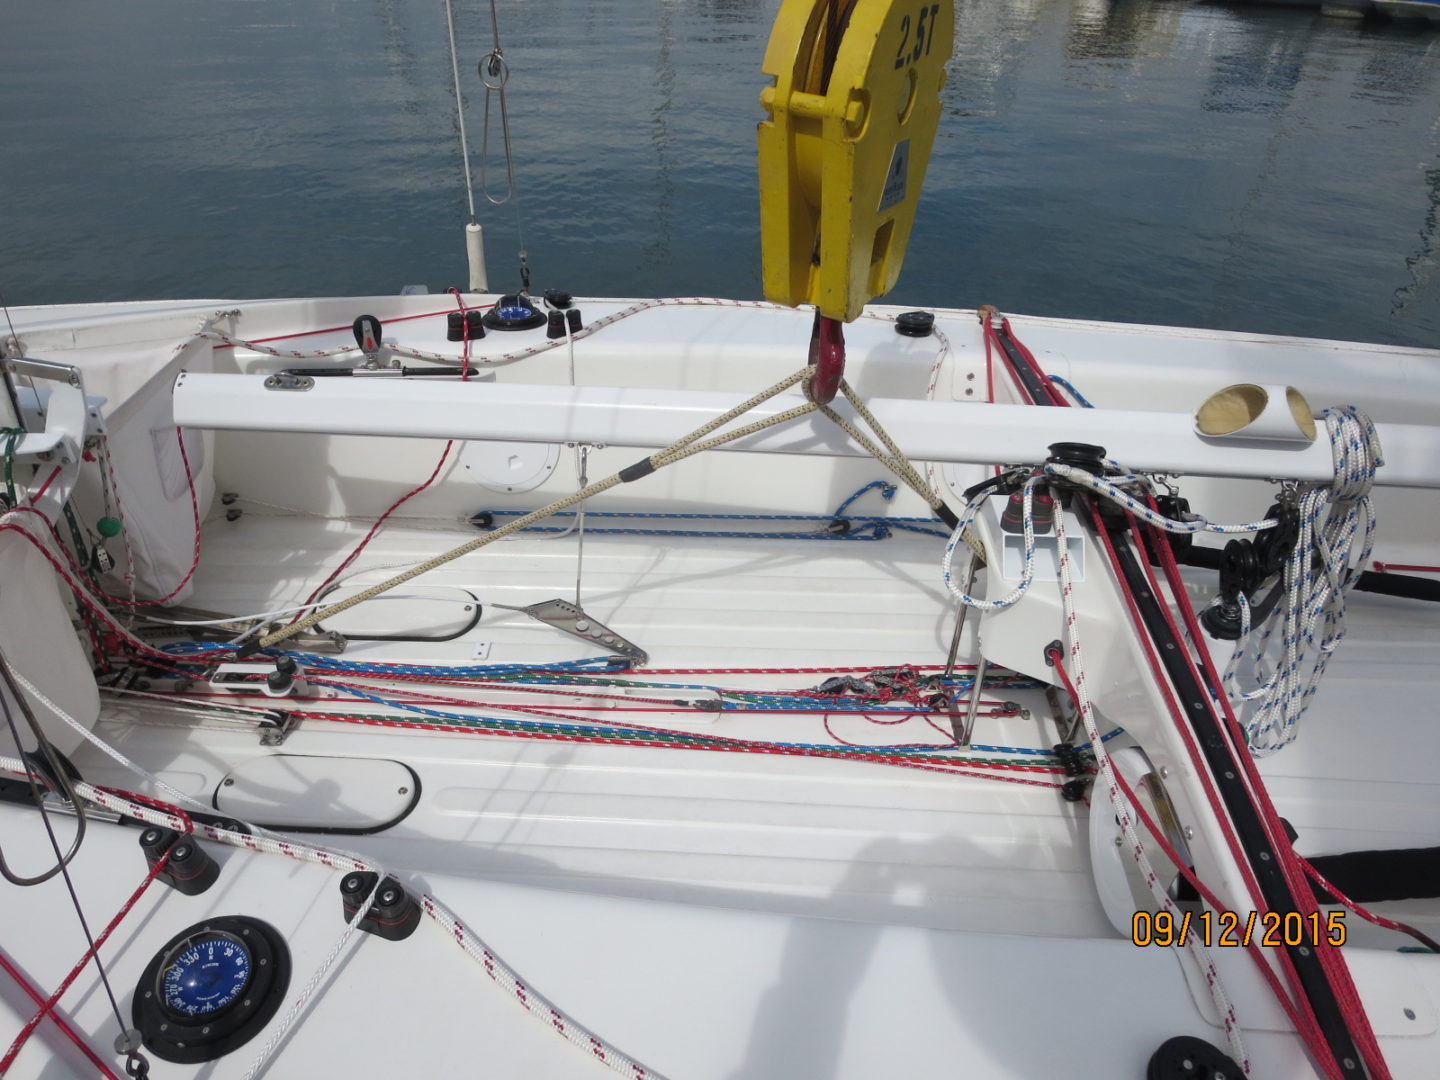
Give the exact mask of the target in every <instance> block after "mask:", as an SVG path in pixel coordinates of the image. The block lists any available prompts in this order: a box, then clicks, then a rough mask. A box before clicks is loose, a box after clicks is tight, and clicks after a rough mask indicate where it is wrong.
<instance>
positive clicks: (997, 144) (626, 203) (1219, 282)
mask: <svg viewBox="0 0 1440 1080" xmlns="http://www.w3.org/2000/svg"><path fill="white" fill-rule="evenodd" d="M497 7H498V12H499V18H500V34H501V43H502V45H503V48H504V52H505V56H506V58H507V60H508V61H509V64H510V67H511V70H512V76H511V82H510V87H509V110H510V125H511V131H512V136H513V142H514V156H515V171H516V176H517V190H516V197H515V199H514V200H512V202H511V203H510V204H509V205H506V206H500V207H490V206H486V205H484V204H482V207H481V214H480V218H481V221H482V223H483V224H484V225H485V226H486V239H487V247H488V251H489V266H490V278H491V285H492V288H512V287H514V286H515V285H516V284H518V276H517V273H516V259H515V252H516V249H517V233H516V223H517V212H518V218H519V221H520V222H521V224H522V225H523V229H524V240H525V245H526V248H527V251H528V254H529V261H530V265H531V267H532V269H533V272H534V284H535V287H536V288H537V289H539V288H544V287H557V288H563V289H566V290H568V291H570V292H573V293H576V294H579V295H611V296H654V295H662V296H663V295H719V296H730V297H739V298H753V297H757V296H759V295H760V274H759V240H758V226H757V209H756V201H757V200H756V189H755V136H754V125H755V123H756V121H757V120H758V119H759V118H760V115H761V113H760V108H759V105H758V100H757V95H758V93H759V89H760V87H761V85H762V83H763V81H764V80H763V77H762V76H761V73H760V62H761V57H762V55H763V51H764V46H765V41H766V38H767V36H768V33H769V25H770V21H771V20H772V18H773V16H774V12H775V10H776V9H777V7H778V0H547V2H545V3H534V2H526V0H498V3H497ZM456 9H457V30H458V33H459V36H460V43H461V46H460V53H461V65H462V67H461V70H462V84H463V86H464V88H465V99H466V109H467V117H468V120H469V132H470V137H471V146H472V154H473V156H474V159H475V163H476V167H477V169H478V167H479V159H480V154H479V147H480V142H481V131H482V125H483V116H484V96H485V95H484V92H483V90H482V89H481V87H480V84H479V81H478V79H477V78H476V75H475V64H476V62H477V61H478V60H479V58H480V57H481V56H482V55H483V54H484V53H485V52H486V51H487V50H488V49H489V48H490V44H491V42H490V25H489V13H488V7H487V6H485V5H483V4H482V3H479V2H477V0H457V3H456ZM0 24H3V27H4V32H5V37H6V40H7V43H8V48H7V63H6V68H5V70H4V72H3V73H0V146H3V147H4V148H5V167H4V169H3V170H0V221H3V225H0V290H3V292H4V295H5V298H6V300H7V301H8V302H9V303H11V304H45V303H64V302H82V301H98V300H131V299H147V298H162V297H198V296H206V297H215V298H249V297H261V296H287V295H332V294H367V293H394V292H397V291H398V290H399V289H400V287H401V286H403V285H407V284H415V283H424V284H426V285H428V286H429V287H430V289H431V290H432V291H438V290H441V289H443V288H445V287H446V286H448V285H452V284H454V285H463V284H464V275H465V261H464V249H463V245H462V235H461V226H462V225H463V223H464V221H465V217H466V212H465V199H464V188H463V182H462V173H461V162H460V154H459V149H458V145H457V141H456V136H455V105H454V100H453V96H452V90H451V72H450V64H449V58H448V53H447V46H446V37H445V20H444V8H443V5H442V3H441V2H440V0H211V2H207V3H203V4H202V3H194V2H193V0H147V2H146V3H144V4H126V5H117V4H112V3H109V2H107V0H67V2H65V3H46V4H35V3H29V2H24V0H0ZM1437 41H1440V32H1437V31H1435V30H1427V29H1425V28H1423V27H1408V26H1403V25H1400V24H1392V23H1386V22H1384V21H1381V20H1367V21H1365V22H1363V23H1358V22H1355V21H1351V20H1343V19H1331V18H1327V17H1324V16H1322V15H1321V14H1320V13H1319V11H1318V9H1307V8H1294V7H1265V6H1259V5H1250V4H1220V3H1205V2H1194V0H958V2H957V31H956V42H955V58H954V59H953V60H952V62H951V67H950V72H951V74H950V80H949V84H948V85H947V87H946V90H945V105H946V107H945V113H944V116H943V119H942V122H941V130H940V135H939V139H938V141H937V144H936V149H935V155H934V158H933V159H932V162H931V166H930V173H929V177H928V179H927V185H926V193H925V196H924V198H923V200H922V202H921V206H920V213H919V217H918V220H917V224H916V231H915V235H914V237H913V238H912V241H911V244H910V251H909V255H908V258H907V260H906V266H905V271H904V273H903V275H902V278H901V282H900V285H899V287H898V288H897V289H896V290H895V292H894V293H892V294H891V296H890V297H888V298H887V299H888V300H890V301H893V302H896V303H901V304H906V305H915V306H925V305H930V306H954V307H974V306H976V305H979V304H982V303H994V304H997V305H999V306H1000V307H1002V308H1003V309H1005V310H1007V311H1012V312H1016V313H1026V314H1034V315H1053V316H1068V317H1074V318H1086V319H1104V320H1115V321H1127V322H1143V323H1158V324H1168V325H1187V326H1203V327H1212V328H1219V329H1233V330H1249V331H1260V332H1267V333H1281V334H1300V335H1312V336H1318V337H1334V338H1342V339H1349V340H1366V341H1379V342H1387V343H1396V344H1405V345H1418V346H1428V347H1440V45H1437V44H1436V42H1437ZM496 141H497V140H496V138H495V133H494V132H493V131H492V146H491V148H490V155H489V161H488V170H487V177H488V180H489V183H490V186H491V189H492V190H493V191H496V192H497V193H503V190H504V187H505V183H504V163H503V156H502V155H501V154H500V153H499V151H498V148H497V146H496V145H494V144H495V142H496ZM477 197H478V195H477Z"/></svg>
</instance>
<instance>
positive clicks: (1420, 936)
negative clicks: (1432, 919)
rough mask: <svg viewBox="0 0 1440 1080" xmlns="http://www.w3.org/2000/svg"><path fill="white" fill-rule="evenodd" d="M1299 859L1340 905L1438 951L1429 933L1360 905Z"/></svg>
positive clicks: (1439, 949) (1438, 948) (1308, 872)
mask: <svg viewBox="0 0 1440 1080" xmlns="http://www.w3.org/2000/svg"><path fill="white" fill-rule="evenodd" d="M1299 859H1300V865H1301V867H1303V868H1304V870H1305V873H1306V875H1307V876H1308V877H1309V878H1310V880H1311V881H1313V882H1315V884H1317V885H1319V886H1320V887H1321V888H1322V889H1324V890H1325V891H1326V892H1328V893H1329V894H1330V895H1331V896H1333V897H1335V899H1336V900H1337V901H1338V902H1339V903H1340V906H1341V907H1345V908H1349V909H1350V910H1351V911H1353V912H1354V913H1355V914H1356V915H1359V916H1360V917H1361V918H1362V919H1364V920H1366V921H1367V922H1372V923H1374V924H1375V925H1376V926H1383V927H1384V928H1385V929H1386V930H1396V931H1399V932H1400V933H1402V934H1408V935H1409V936H1410V937H1412V938H1414V939H1415V940H1416V941H1418V942H1420V944H1422V945H1424V946H1425V947H1426V948H1427V949H1429V950H1430V951H1431V952H1434V953H1440V943H1437V942H1436V941H1435V940H1434V939H1433V938H1431V937H1430V936H1429V935H1427V934H1424V933H1421V932H1420V931H1419V930H1417V929H1415V927H1413V926H1410V925H1409V924H1408V923H1402V922H1396V921H1395V920H1394V919H1387V918H1386V917H1385V916H1384V915H1377V914H1376V913H1375V912H1373V911H1371V910H1370V909H1369V908H1366V907H1363V906H1361V905H1360V904H1358V903H1356V902H1355V901H1354V900H1351V899H1350V897H1348V896H1346V895H1345V894H1344V893H1343V892H1341V891H1340V890H1339V889H1337V888H1336V887H1335V886H1334V885H1332V884H1331V883H1330V880H1329V878H1327V877H1326V876H1325V875H1324V874H1322V873H1320V871H1319V870H1316V869H1315V867H1314V866H1313V865H1311V863H1310V860H1309V859H1307V858H1305V857H1304V856H1303V855H1302V856H1299Z"/></svg>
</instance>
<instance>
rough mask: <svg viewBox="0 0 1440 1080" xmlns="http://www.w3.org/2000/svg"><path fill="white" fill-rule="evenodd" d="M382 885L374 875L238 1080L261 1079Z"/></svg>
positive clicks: (381, 879) (380, 875)
mask: <svg viewBox="0 0 1440 1080" xmlns="http://www.w3.org/2000/svg"><path fill="white" fill-rule="evenodd" d="M384 883H385V874H384V872H383V871H382V872H380V873H377V874H376V875H375V884H374V886H373V887H372V888H371V889H370V893H369V895H367V896H366V897H365V902H364V903H363V904H360V905H358V906H357V907H356V908H355V914H353V915H351V916H350V919H349V920H348V921H347V922H346V923H345V929H343V930H342V931H340V936H339V937H337V938H336V939H335V942H334V944H332V945H331V946H330V951H329V952H327V953H326V954H325V956H324V958H323V959H322V960H321V961H320V963H319V964H317V965H316V966H315V970H314V971H313V972H311V974H310V978H309V980H308V981H307V982H306V983H305V985H304V986H302V987H301V988H300V990H299V992H298V993H297V994H296V995H295V997H294V999H293V1000H292V1001H291V1002H290V1008H288V1009H286V1010H285V1015H284V1016H282V1017H281V1018H280V1020H279V1022H278V1023H276V1024H275V1028H274V1030H273V1031H272V1032H271V1033H270V1037H269V1038H268V1039H266V1040H265V1043H264V1045H263V1046H261V1047H260V1049H259V1050H258V1051H257V1052H256V1054H255V1058H254V1060H253V1061H251V1062H250V1067H249V1068H248V1069H246V1070H245V1075H244V1076H243V1077H242V1078H241V1080H255V1077H257V1076H259V1075H260V1072H261V1070H263V1069H264V1068H265V1063H266V1062H267V1061H269V1060H270V1056H271V1055H272V1054H274V1053H275V1048H276V1047H277V1046H279V1045H280V1043H281V1041H282V1040H283V1039H284V1038H285V1035H286V1033H287V1032H289V1030H290V1028H291V1026H292V1025H293V1024H294V1023H295V1021H296V1020H298V1019H299V1018H300V1013H301V1012H302V1011H303V1010H304V1008H305V1005H306V1004H307V1003H308V1002H309V1000H310V996H311V995H312V994H314V993H315V991H316V990H317V989H318V988H319V986H320V983H321V982H323V981H324V979H325V976H326V974H328V973H329V971H330V968H331V967H332V966H333V965H334V963H335V961H336V960H337V959H339V957H340V953H341V952H343V951H344V949H345V946H346V945H347V944H349V942H350V939H351V938H352V937H354V936H355V931H357V930H359V929H360V923H361V921H362V920H363V919H364V918H365V913H366V912H367V911H369V910H370V905H371V903H372V902H373V901H374V900H375V894H376V893H378V892H379V891H380V886H381V885H383V884H384Z"/></svg>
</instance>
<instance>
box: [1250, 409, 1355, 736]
mask: <svg viewBox="0 0 1440 1080" xmlns="http://www.w3.org/2000/svg"><path fill="white" fill-rule="evenodd" d="M1325 421H1326V426H1327V428H1328V429H1329V433H1330V446H1331V452H1332V454H1333V455H1334V461H1335V480H1334V482H1333V483H1332V484H1331V485H1330V486H1329V487H1315V488H1311V489H1310V490H1309V491H1306V492H1305V493H1304V494H1302V495H1301V496H1300V497H1299V502H1298V505H1297V510H1298V513H1299V535H1298V536H1297V538H1296V541H1295V547H1294V550H1293V551H1292V552H1291V553H1290V557H1289V559H1288V560H1287V561H1286V563H1285V567H1284V576H1283V578H1282V582H1283V588H1284V613H1283V615H1282V616H1281V620H1280V625H1279V635H1278V639H1277V637H1276V635H1275V633H1274V631H1275V629H1276V627H1275V623H1274V620H1273V619H1272V620H1267V622H1266V626H1265V629H1264V630H1263V631H1262V632H1261V633H1260V634H1259V636H1258V637H1257V638H1256V639H1255V640H1254V642H1253V643H1251V642H1249V641H1247V639H1248V638H1249V637H1250V634H1251V630H1252V627H1251V625H1250V607H1249V604H1248V603H1247V602H1246V601H1245V597H1244V596H1241V597H1240V613H1241V626H1240V630H1241V634H1240V640H1239V641H1238V642H1237V644H1236V647H1235V651H1234V653H1233V654H1232V655H1231V658H1230V663H1229V664H1228V665H1227V666H1226V669H1225V673H1224V676H1223V681H1224V684H1225V687H1226V692H1227V695H1228V696H1229V698H1230V700H1231V702H1233V703H1235V704H1242V703H1243V704H1245V705H1246V706H1248V708H1247V709H1246V712H1245V714H1244V715H1243V717H1242V720H1241V723H1242V725H1243V727H1244V728H1245V736H1246V741H1247V742H1248V743H1249V744H1250V752H1251V753H1252V754H1254V755H1255V756H1256V757H1264V756H1267V755H1269V754H1273V753H1275V751H1277V750H1279V749H1281V748H1282V747H1285V746H1288V745H1289V744H1290V743H1292V742H1294V741H1295V737H1296V735H1297V733H1298V725H1299V723H1300V718H1301V717H1302V716H1304V715H1305V710H1306V709H1307V708H1309V706H1310V702H1311V699H1312V698H1313V697H1314V695H1315V691H1316V689H1317V688H1318V687H1319V685H1320V680H1321V678H1322V677H1323V676H1324V674H1325V668H1326V666H1327V665H1328V664H1329V662H1330V657H1331V656H1332V655H1334V653H1335V650H1336V649H1337V648H1338V647H1339V645H1340V642H1341V641H1343V640H1344V638H1345V594H1346V593H1348V592H1349V591H1350V589H1351V588H1352V587H1353V586H1354V584H1355V582H1356V580H1357V579H1358V578H1359V576H1360V573H1361V571H1362V570H1363V568H1364V567H1365V565H1366V564H1367V563H1369V561H1370V553H1371V550H1372V547H1373V545H1374V536H1375V513H1374V507H1373V504H1372V502H1371V498H1370V491H1371V488H1372V486H1373V484H1374V480H1375V470H1376V469H1377V468H1379V467H1380V466H1381V465H1383V464H1384V458H1383V457H1382V456H1381V450H1380V440H1379V437H1378V435H1377V434H1376V432H1375V425H1374V424H1373V423H1371V421H1370V418H1369V417H1368V416H1366V415H1365V414H1364V413H1363V412H1361V411H1360V410H1359V409H1357V408H1356V407H1355V406H1353V405H1342V406H1337V407H1336V408H1333V409H1328V410H1326V412H1325ZM1277 640H1278V648H1277V647H1275V643H1276V642H1277ZM1267 670H1268V672H1269V674H1268V675H1267V674H1266V672H1267ZM1242 672H1247V673H1248V674H1249V675H1250V676H1251V677H1252V678H1254V679H1256V680H1258V681H1257V682H1256V684H1255V685H1254V686H1252V687H1251V688H1250V689H1248V690H1247V689H1243V688H1242V687H1241V685H1240V677H1241V674H1242Z"/></svg>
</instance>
